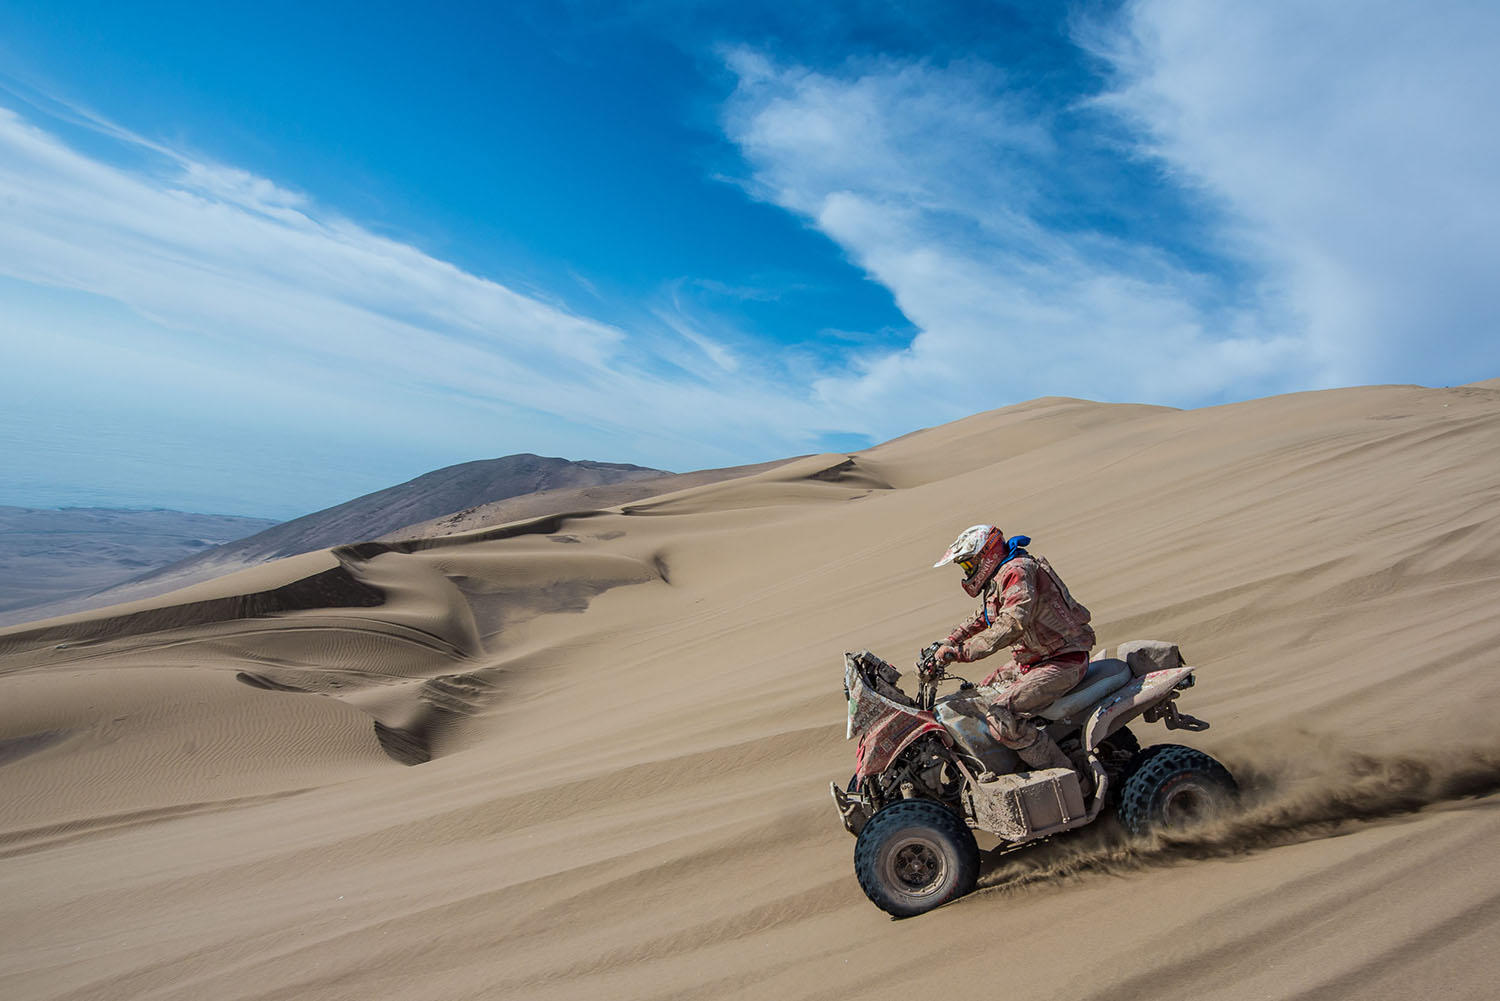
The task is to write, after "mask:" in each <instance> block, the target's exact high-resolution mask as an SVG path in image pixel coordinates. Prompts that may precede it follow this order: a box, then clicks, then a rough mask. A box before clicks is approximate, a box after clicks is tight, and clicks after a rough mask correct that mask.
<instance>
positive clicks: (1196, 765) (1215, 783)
mask: <svg viewBox="0 0 1500 1001" xmlns="http://www.w3.org/2000/svg"><path fill="white" fill-rule="evenodd" d="M1238 794H1239V786H1238V785H1236V784H1235V781H1234V776H1233V775H1230V774H1229V769H1227V768H1225V767H1224V766H1223V765H1221V764H1219V763H1218V762H1217V761H1215V760H1214V759H1213V758H1211V757H1209V756H1208V755H1207V754H1204V753H1203V752H1202V751H1199V750H1197V749H1196V748H1192V747H1183V746H1182V745H1181V744H1158V745H1156V746H1155V747H1148V748H1146V749H1145V750H1144V751H1142V752H1141V753H1140V755H1139V757H1138V758H1137V766H1136V768H1135V770H1134V771H1133V772H1131V774H1130V775H1129V776H1128V777H1127V778H1126V779H1125V783H1124V785H1122V786H1121V787H1120V805H1119V811H1118V814H1119V818H1120V823H1121V824H1122V825H1124V827H1125V829H1126V830H1127V831H1129V832H1130V833H1131V834H1134V835H1136V836H1137V837H1140V836H1141V835H1144V834H1146V833H1147V832H1149V831H1151V830H1154V829H1156V828H1163V827H1164V828H1182V827H1191V826H1192V825H1194V824H1199V823H1202V822H1203V821H1204V820H1207V819H1208V818H1209V817H1211V816H1212V815H1213V814H1214V813H1216V812H1217V811H1219V810H1221V809H1223V808H1224V807H1225V806H1227V805H1228V804H1230V803H1232V802H1233V801H1234V799H1235V797H1236V796H1237V795H1238Z"/></svg>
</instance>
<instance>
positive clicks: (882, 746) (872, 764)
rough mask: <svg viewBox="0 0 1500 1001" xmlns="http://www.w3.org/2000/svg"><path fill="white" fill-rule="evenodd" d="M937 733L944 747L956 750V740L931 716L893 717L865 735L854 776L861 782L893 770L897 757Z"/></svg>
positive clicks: (855, 760)
mask: <svg viewBox="0 0 1500 1001" xmlns="http://www.w3.org/2000/svg"><path fill="white" fill-rule="evenodd" d="M929 733H935V734H937V735H938V736H939V737H941V738H942V741H943V743H944V744H946V745H947V746H949V747H952V746H953V738H952V737H950V736H948V731H947V730H944V729H943V726H942V724H941V723H939V722H938V721H937V717H936V716H934V715H933V714H932V713H930V712H910V711H908V712H902V713H893V714H891V715H890V716H888V717H886V718H885V719H884V720H881V721H880V723H878V724H877V725H876V726H874V727H872V728H871V729H870V730H868V731H867V732H865V733H864V734H862V735H861V736H860V738H859V746H858V748H856V749H855V752H854V774H855V776H856V777H858V778H861V779H863V778H866V777H868V776H870V775H879V774H880V773H881V772H883V771H885V770H886V769H887V768H889V767H890V766H891V762H892V761H895V760H896V756H897V755H898V754H900V753H901V752H902V751H904V750H906V749H907V748H908V747H910V746H911V745H912V744H913V742H915V741H916V740H917V738H919V737H922V736H925V735H926V734H929Z"/></svg>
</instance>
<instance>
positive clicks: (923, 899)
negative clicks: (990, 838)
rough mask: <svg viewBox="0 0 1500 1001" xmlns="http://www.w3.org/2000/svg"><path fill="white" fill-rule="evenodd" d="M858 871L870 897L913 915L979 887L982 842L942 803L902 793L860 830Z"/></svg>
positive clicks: (899, 914)
mask: <svg viewBox="0 0 1500 1001" xmlns="http://www.w3.org/2000/svg"><path fill="white" fill-rule="evenodd" d="M854 873H855V875H856V876H858V877H859V885H860V887H861V888H862V889H863V890H864V891H865V896H867V897H869V898H870V901H871V903H873V904H874V905H875V906H876V907H878V908H880V909H881V910H883V911H885V912H886V913H888V914H893V915H895V916H896V917H898V918H908V917H911V916H913V915H916V914H922V913H925V912H927V911H930V910H932V909H933V908H934V907H938V906H940V905H942V904H946V903H947V902H948V901H950V900H953V899H955V898H957V897H961V896H963V895H964V894H966V893H968V892H969V891H970V890H972V889H974V884H975V883H976V882H978V880H979V846H978V845H976V844H975V843H974V835H973V833H972V832H971V831H970V830H969V828H968V827H967V826H966V825H965V824H964V822H963V821H962V820H960V819H959V817H958V816H957V815H956V814H955V813H954V812H953V811H952V810H949V809H948V808H947V807H945V806H943V805H942V804H941V803H935V802H933V801H932V800H930V799H903V800H901V801H900V802H897V803H892V804H891V805H890V806H888V807H886V808H885V809H883V810H881V811H880V812H878V813H876V814H875V816H873V817H871V818H870V820H869V822H868V823H866V824H865V826H864V828H863V829H862V830H861V831H860V832H859V838H858V839H857V840H856V841H855V842H854Z"/></svg>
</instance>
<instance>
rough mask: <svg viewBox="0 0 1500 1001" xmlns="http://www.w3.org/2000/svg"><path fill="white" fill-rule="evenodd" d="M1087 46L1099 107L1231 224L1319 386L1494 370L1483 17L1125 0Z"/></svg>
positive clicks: (1490, 80)
mask: <svg viewBox="0 0 1500 1001" xmlns="http://www.w3.org/2000/svg"><path fill="white" fill-rule="evenodd" d="M1087 37H1088V40H1089V44H1091V45H1092V47H1094V48H1095V49H1096V50H1097V51H1098V52H1099V53H1100V54H1102V55H1104V56H1105V57H1106V58H1107V59H1109V60H1110V61H1111V62H1112V63H1113V65H1114V67H1115V69H1116V71H1117V72H1118V74H1119V81H1118V84H1117V88H1116V89H1115V91H1114V92H1113V93H1112V94H1110V95H1109V96H1108V97H1107V98H1106V99H1105V102H1106V106H1108V107H1110V108H1112V109H1114V110H1116V111H1118V112H1120V113H1121V114H1123V115H1125V116H1127V117H1128V118H1129V119H1130V120H1131V121H1133V122H1134V123H1135V124H1136V125H1137V126H1138V127H1139V128H1141V129H1142V130H1143V131H1144V133H1145V134H1146V135H1147V136H1148V137H1149V142H1150V146H1151V149H1152V150H1153V152H1154V153H1155V154H1156V155H1158V156H1160V157H1161V158H1162V159H1163V160H1164V161H1165V162H1166V163H1167V164H1169V165H1171V167H1172V168H1173V169H1175V170H1176V171H1177V172H1178V173H1179V175H1180V176H1182V177H1184V178H1185V179H1188V180H1190V181H1192V182H1194V183H1197V184H1199V185H1201V186H1202V187H1203V188H1204V189H1205V190H1207V191H1209V192H1211V193H1212V194H1214V195H1217V196H1219V197H1221V198H1222V199H1223V200H1224V201H1225V202H1226V204H1227V205H1228V207H1229V209H1230V210H1231V211H1232V212H1233V213H1234V214H1235V215H1237V217H1238V218H1239V220H1240V221H1241V227H1240V228H1239V230H1238V231H1237V232H1236V233H1235V234H1234V237H1235V238H1236V239H1237V240H1242V241H1244V242H1245V246H1246V248H1247V252H1250V253H1253V254H1254V255H1256V257H1257V258H1258V259H1259V260H1260V261H1261V262H1263V264H1264V266H1265V267H1266V269H1267V272H1268V273H1269V274H1270V275H1271V277H1272V278H1273V279H1274V281H1275V282H1276V283H1277V284H1278V285H1279V287H1280V289H1281V290H1282V291H1283V292H1284V294H1285V295H1286V297H1287V300H1288V304H1289V306H1290V307H1291V309H1292V311H1293V312H1294V313H1295V315H1297V316H1299V317H1300V319H1301V321H1302V323H1303V324H1304V331H1305V334H1306V337H1307V340H1308V344H1309V347H1310V357H1309V361H1310V362H1311V363H1312V364H1313V365H1314V366H1315V367H1316V368H1317V369H1318V370H1319V371H1320V373H1321V375H1322V377H1323V378H1324V379H1327V380H1330V381H1333V382H1338V383H1350V382H1367V381H1430V382H1437V383H1442V382H1451V381H1459V382H1461V381H1469V380H1473V379H1480V378H1484V377H1487V376H1491V375H1494V374H1496V373H1497V372H1500V337H1497V334H1500V331H1497V330H1496V320H1497V316H1500V310H1497V308H1496V292H1495V289H1496V281H1495V273H1496V271H1497V265H1500V194H1497V192H1500V102H1497V101H1496V98H1495V95H1496V94H1497V93H1500V7H1497V6H1496V5H1495V4H1493V3H1489V2H1471V3H1463V2H1449V0H1442V2H1433V3H1424V4H1413V3H1408V2H1404V0H1379V2H1371V3H1360V4H1349V3H1336V2H1330V0H1263V2H1259V3H1254V4H1227V3H1217V4H1211V3H1201V2H1197V0H1143V2H1139V3H1135V4H1133V5H1131V6H1130V7H1129V8H1128V9H1127V10H1126V12H1125V15H1124V17H1123V19H1122V20H1121V22H1119V23H1117V24H1115V25H1111V26H1109V27H1107V28H1104V29H1103V30H1096V31H1093V32H1090V33H1089V34H1088V36H1087Z"/></svg>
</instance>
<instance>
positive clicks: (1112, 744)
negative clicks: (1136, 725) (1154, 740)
mask: <svg viewBox="0 0 1500 1001" xmlns="http://www.w3.org/2000/svg"><path fill="white" fill-rule="evenodd" d="M1099 744H1100V746H1101V747H1102V746H1104V745H1106V744H1107V745H1108V746H1109V749H1110V751H1111V752H1112V753H1114V754H1118V755H1121V756H1124V755H1130V756H1131V757H1132V758H1133V757H1135V756H1136V755H1137V754H1140V753H1141V742H1140V741H1139V740H1137V739H1136V736H1135V734H1133V733H1131V732H1130V727H1128V726H1122V727H1120V729H1118V730H1116V731H1115V732H1114V733H1112V734H1110V735H1109V736H1108V737H1105V738H1104V739H1103V740H1101V741H1100V742H1099Z"/></svg>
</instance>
